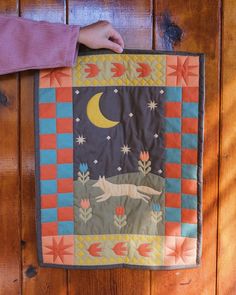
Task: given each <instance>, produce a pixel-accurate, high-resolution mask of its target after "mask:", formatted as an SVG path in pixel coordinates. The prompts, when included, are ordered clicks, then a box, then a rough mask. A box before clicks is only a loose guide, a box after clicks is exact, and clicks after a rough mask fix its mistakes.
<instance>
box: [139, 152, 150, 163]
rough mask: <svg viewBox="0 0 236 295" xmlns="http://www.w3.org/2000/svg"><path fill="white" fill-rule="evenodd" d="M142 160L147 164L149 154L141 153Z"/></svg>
mask: <svg viewBox="0 0 236 295" xmlns="http://www.w3.org/2000/svg"><path fill="white" fill-rule="evenodd" d="M140 160H142V161H143V162H147V161H148V160H149V152H141V153H140Z"/></svg>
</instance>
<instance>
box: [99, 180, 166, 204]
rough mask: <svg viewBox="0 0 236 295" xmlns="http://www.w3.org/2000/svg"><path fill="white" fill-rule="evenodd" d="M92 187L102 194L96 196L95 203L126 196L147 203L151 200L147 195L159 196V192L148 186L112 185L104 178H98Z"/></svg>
mask: <svg viewBox="0 0 236 295" xmlns="http://www.w3.org/2000/svg"><path fill="white" fill-rule="evenodd" d="M93 187H99V188H100V189H101V190H103V192H104V194H102V195H100V196H97V197H96V198H95V199H96V201H97V202H104V201H106V200H107V199H109V198H111V197H116V196H128V197H130V198H131V199H142V200H143V201H144V202H146V203H148V201H149V200H150V199H151V197H150V196H147V195H146V194H148V195H158V196H159V195H160V194H161V192H159V191H156V190H154V189H152V188H150V187H148V186H137V185H135V184H114V183H111V182H109V181H107V180H106V179H105V176H103V177H101V176H99V179H98V181H97V182H96V183H95V184H93Z"/></svg>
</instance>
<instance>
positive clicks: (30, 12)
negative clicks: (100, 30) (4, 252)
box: [20, 0, 67, 295]
mask: <svg viewBox="0 0 236 295" xmlns="http://www.w3.org/2000/svg"><path fill="white" fill-rule="evenodd" d="M21 15H22V16H23V17H25V18H29V19H34V20H47V21H50V22H63V21H64V20H65V6H64V1H53V0H50V1H47V4H46V5H45V1H41V0H40V1H39V0H35V1H32V0H30V1H28V0H22V1H21ZM33 78H34V71H25V72H22V73H21V79H20V81H21V92H20V95H21V163H22V166H21V174H22V179H21V195H22V239H23V241H24V243H23V244H24V247H23V252H22V260H23V294H26V295H27V294H37V295H40V294H42V295H45V294H50V295H51V294H55V295H58V294H60V295H61V294H67V271H66V270H63V269H55V268H54V269H52V268H41V267H39V266H38V260H37V248H36V225H35V162H34V152H35V151H34V149H35V147H34V112H33V110H34V107H33V105H34V80H33Z"/></svg>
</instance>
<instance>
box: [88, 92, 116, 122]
mask: <svg viewBox="0 0 236 295" xmlns="http://www.w3.org/2000/svg"><path fill="white" fill-rule="evenodd" d="M102 94H103V92H99V93H97V94H95V95H94V96H92V97H91V98H90V100H89V102H88V104H87V116H88V118H89V120H90V122H91V123H92V124H93V125H95V126H97V127H99V128H111V127H114V126H116V125H117V124H119V123H120V122H117V121H111V120H109V119H107V118H106V117H105V116H103V114H102V112H101V110H100V107H99V102H100V98H101V96H102Z"/></svg>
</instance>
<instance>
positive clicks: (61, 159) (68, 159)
mask: <svg viewBox="0 0 236 295" xmlns="http://www.w3.org/2000/svg"><path fill="white" fill-rule="evenodd" d="M57 163H58V164H63V163H73V149H59V150H57Z"/></svg>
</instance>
